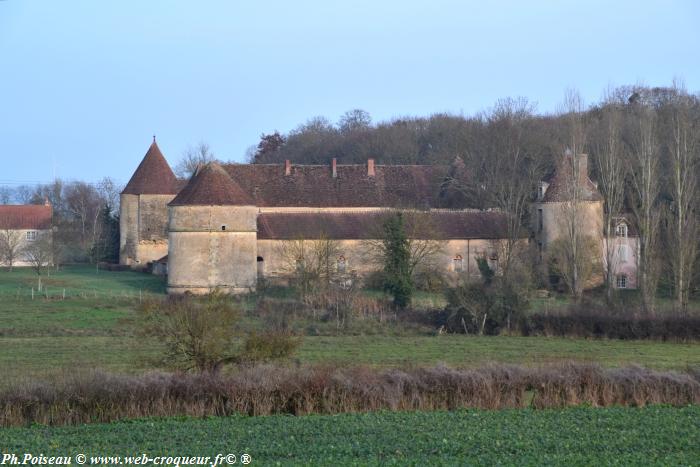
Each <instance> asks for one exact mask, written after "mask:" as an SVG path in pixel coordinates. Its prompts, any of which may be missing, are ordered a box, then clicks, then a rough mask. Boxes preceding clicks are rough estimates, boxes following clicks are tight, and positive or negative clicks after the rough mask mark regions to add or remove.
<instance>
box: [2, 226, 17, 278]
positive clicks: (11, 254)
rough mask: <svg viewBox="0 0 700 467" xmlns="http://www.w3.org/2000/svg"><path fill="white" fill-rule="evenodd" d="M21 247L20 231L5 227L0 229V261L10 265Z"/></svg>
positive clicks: (13, 262) (14, 260)
mask: <svg viewBox="0 0 700 467" xmlns="http://www.w3.org/2000/svg"><path fill="white" fill-rule="evenodd" d="M21 249H22V232H20V231H17V230H10V229H5V230H2V231H0V262H2V263H5V264H6V265H7V266H9V268H10V271H12V266H13V265H14V264H15V262H16V261H17V258H18V257H19V255H20V252H21Z"/></svg>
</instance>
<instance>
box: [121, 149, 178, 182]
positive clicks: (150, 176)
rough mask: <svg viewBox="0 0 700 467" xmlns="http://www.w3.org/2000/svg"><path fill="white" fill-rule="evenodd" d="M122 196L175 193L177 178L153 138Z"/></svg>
mask: <svg viewBox="0 0 700 467" xmlns="http://www.w3.org/2000/svg"><path fill="white" fill-rule="evenodd" d="M122 193H123V194H129V195H174V194H175V193H177V178H175V174H174V173H173V171H172V170H171V169H170V166H169V165H168V161H166V160H165V157H163V153H161V152H160V148H158V145H157V144H156V140H155V138H153V143H151V147H149V148H148V152H146V155H145V156H144V157H143V160H142V161H141V163H140V164H139V166H138V168H137V169H136V172H134V175H132V176H131V180H129V183H127V184H126V187H125V188H124V191H122Z"/></svg>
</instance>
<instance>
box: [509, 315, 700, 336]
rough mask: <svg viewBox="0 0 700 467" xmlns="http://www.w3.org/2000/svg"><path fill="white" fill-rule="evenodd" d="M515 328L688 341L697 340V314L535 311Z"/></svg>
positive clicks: (525, 332)
mask: <svg viewBox="0 0 700 467" xmlns="http://www.w3.org/2000/svg"><path fill="white" fill-rule="evenodd" d="M518 329H519V332H520V333H521V334H522V335H524V336H570V337H585V338H591V337H606V338H610V339H658V340H664V341H665V340H674V341H690V340H697V339H700V316H692V315H673V314H671V315H657V316H650V315H636V314H630V315H628V314H624V315H616V314H605V313H602V312H585V311H572V312H569V313H566V314H541V313H536V314H533V315H530V316H524V317H521V318H520V319H519V322H518Z"/></svg>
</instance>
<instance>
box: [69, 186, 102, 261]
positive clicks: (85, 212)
mask: <svg viewBox="0 0 700 467" xmlns="http://www.w3.org/2000/svg"><path fill="white" fill-rule="evenodd" d="M103 205H104V202H103V199H102V197H101V196H100V194H99V192H98V191H97V190H96V189H95V188H94V187H93V186H92V185H90V184H88V183H84V182H72V183H70V184H68V185H67V186H66V188H65V210H66V214H67V215H69V216H70V217H72V219H73V221H74V222H75V225H74V226H75V228H76V229H77V234H78V239H79V244H80V248H81V250H82V252H83V253H84V254H85V255H86V256H91V255H92V249H93V246H94V245H95V244H97V243H98V241H99V239H100V236H101V234H102V232H101V231H102V229H101V227H102V226H101V224H100V222H99V221H100V213H101V210H102V206H103Z"/></svg>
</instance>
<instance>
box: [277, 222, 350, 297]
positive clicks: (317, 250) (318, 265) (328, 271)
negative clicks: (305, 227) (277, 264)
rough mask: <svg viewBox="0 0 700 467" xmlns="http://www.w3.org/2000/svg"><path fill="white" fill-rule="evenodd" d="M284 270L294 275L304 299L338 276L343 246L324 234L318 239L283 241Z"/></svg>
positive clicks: (280, 254) (279, 253) (326, 285)
mask: <svg viewBox="0 0 700 467" xmlns="http://www.w3.org/2000/svg"><path fill="white" fill-rule="evenodd" d="M277 254H278V256H279V257H280V258H281V261H282V265H283V266H282V267H283V268H284V272H285V273H287V274H289V275H290V276H292V277H294V278H295V279H296V282H297V286H298V287H299V290H300V292H301V294H302V296H303V297H304V298H306V297H307V296H308V295H309V294H311V293H313V292H315V291H321V290H322V289H325V288H327V287H328V286H329V285H330V284H331V283H332V281H333V280H334V279H335V278H336V277H337V274H338V272H339V271H338V268H337V260H338V257H339V256H340V247H339V245H338V242H337V240H332V239H329V238H327V237H325V236H324V235H320V236H319V237H318V238H317V239H313V240H310V239H298V240H289V241H284V242H281V243H280V245H279V246H278V251H277Z"/></svg>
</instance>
